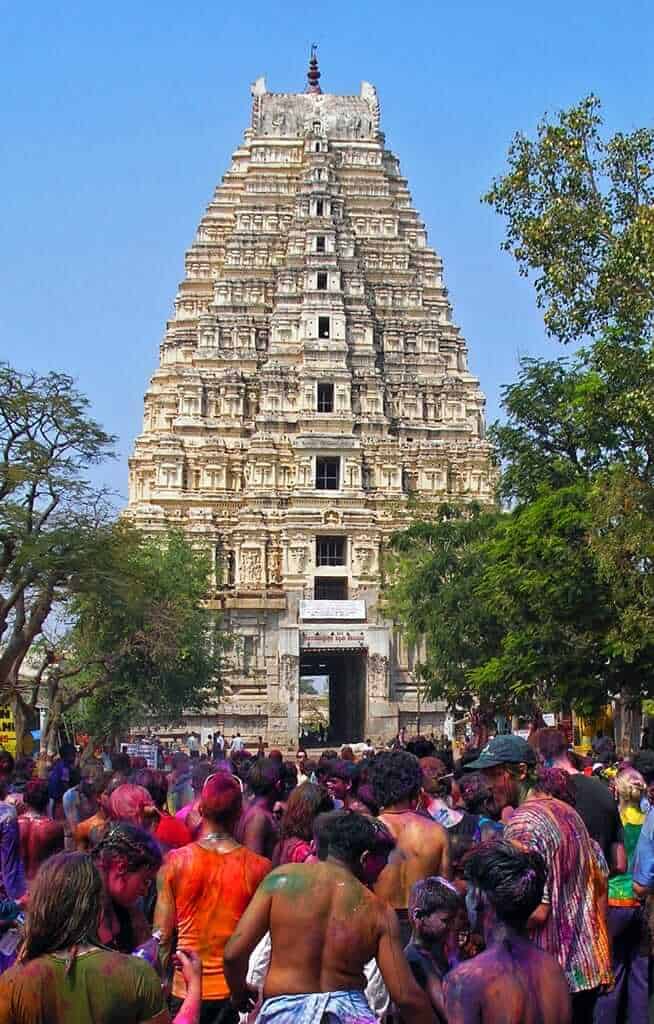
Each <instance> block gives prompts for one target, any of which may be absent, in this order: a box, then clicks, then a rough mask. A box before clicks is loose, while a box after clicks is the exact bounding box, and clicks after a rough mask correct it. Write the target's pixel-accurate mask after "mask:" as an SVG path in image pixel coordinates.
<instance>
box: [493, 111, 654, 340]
mask: <svg viewBox="0 0 654 1024" xmlns="http://www.w3.org/2000/svg"><path fill="white" fill-rule="evenodd" d="M508 163H509V167H508V171H507V173H506V174H504V175H503V176H502V177H500V178H498V179H497V180H496V181H495V182H494V183H493V186H492V188H491V189H490V191H489V192H488V194H487V195H486V196H485V197H484V198H485V200H486V202H488V203H490V204H491V205H492V206H493V207H494V208H495V209H496V210H497V211H498V213H500V214H502V215H503V216H504V217H505V219H506V224H507V228H506V239H505V241H504V243H503V247H504V248H505V249H506V250H507V251H508V252H510V253H511V254H512V255H513V256H514V258H515V260H516V262H517V264H518V269H519V271H520V273H521V274H523V275H528V274H530V273H533V274H534V275H535V279H534V284H535V289H536V296H537V299H538V303H539V305H540V306H542V307H543V308H544V311H545V312H544V319H545V324H546V326H547V329H548V330H549V331H550V332H551V334H553V335H554V336H555V337H556V338H558V339H559V340H561V341H564V342H569V341H576V340H578V339H579V338H581V337H582V336H589V337H591V338H594V337H596V336H598V335H599V334H601V333H602V332H603V331H604V330H605V329H606V328H607V327H611V326H617V327H618V328H620V329H623V330H627V331H628V332H629V333H632V334H635V335H641V334H642V335H645V336H647V335H648V334H649V333H650V331H651V326H652V315H653V312H654V131H652V130H651V129H645V128H642V129H639V130H638V131H635V132H632V133H631V134H624V133H621V132H619V133H617V134H616V135H614V136H613V137H612V138H610V139H608V140H605V139H604V138H603V136H602V118H601V108H600V103H599V100H598V99H597V98H596V97H594V96H589V97H587V98H586V99H584V100H582V102H581V103H579V104H578V105H577V106H575V107H572V108H571V109H570V110H567V111H563V112H562V113H560V114H559V116H558V117H557V118H556V119H555V120H554V121H553V122H552V121H548V120H543V121H542V122H541V123H540V124H539V126H538V130H537V137H536V139H535V140H532V139H529V138H527V137H526V136H525V135H524V134H522V133H518V134H517V135H516V136H515V137H514V139H513V142H512V144H511V147H510V149H509V154H508Z"/></svg>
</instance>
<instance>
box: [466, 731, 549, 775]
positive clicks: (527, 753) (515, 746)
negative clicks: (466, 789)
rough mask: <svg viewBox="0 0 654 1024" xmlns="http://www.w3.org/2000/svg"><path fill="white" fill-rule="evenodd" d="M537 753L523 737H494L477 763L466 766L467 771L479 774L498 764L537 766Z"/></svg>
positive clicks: (473, 762)
mask: <svg viewBox="0 0 654 1024" xmlns="http://www.w3.org/2000/svg"><path fill="white" fill-rule="evenodd" d="M537 760H538V759H537V757H536V751H535V750H534V748H533V747H530V746H529V744H528V743H527V741H526V740H523V738H522V736H513V735H509V736H494V737H493V739H492V740H490V742H489V743H487V744H486V746H485V747H484V749H483V750H482V752H481V754H480V755H479V757H478V758H477V760H476V761H470V762H469V763H468V764H467V765H465V769H466V771H469V772H479V771H483V769H484V768H495V766H496V765H498V764H522V763H524V764H536V762H537Z"/></svg>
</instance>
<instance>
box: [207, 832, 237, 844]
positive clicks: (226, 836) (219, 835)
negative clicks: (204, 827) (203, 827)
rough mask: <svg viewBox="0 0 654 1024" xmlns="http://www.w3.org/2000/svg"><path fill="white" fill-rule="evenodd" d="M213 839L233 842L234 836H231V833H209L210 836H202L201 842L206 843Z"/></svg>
mask: <svg viewBox="0 0 654 1024" xmlns="http://www.w3.org/2000/svg"><path fill="white" fill-rule="evenodd" d="M213 839H231V840H232V841H234V836H230V834H229V832H209V834H208V835H206V836H202V838H201V839H200V842H201V843H204V842H205V841H206V840H213Z"/></svg>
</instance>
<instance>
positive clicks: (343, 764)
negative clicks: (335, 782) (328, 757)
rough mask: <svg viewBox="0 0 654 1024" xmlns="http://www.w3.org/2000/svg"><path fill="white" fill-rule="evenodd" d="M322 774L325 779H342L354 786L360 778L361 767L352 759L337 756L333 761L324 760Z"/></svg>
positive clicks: (321, 768)
mask: <svg viewBox="0 0 654 1024" xmlns="http://www.w3.org/2000/svg"><path fill="white" fill-rule="evenodd" d="M319 770H320V776H321V778H323V779H342V780H343V782H351V783H352V785H353V786H354V785H355V783H356V782H357V780H358V778H359V767H358V765H356V764H354V763H353V762H352V761H346V760H344V759H343V758H342V757H335V758H334V760H333V761H323V762H322V764H321V765H320V769H319Z"/></svg>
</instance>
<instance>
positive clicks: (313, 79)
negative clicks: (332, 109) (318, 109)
mask: <svg viewBox="0 0 654 1024" xmlns="http://www.w3.org/2000/svg"><path fill="white" fill-rule="evenodd" d="M317 49H318V47H317V46H316V44H315V43H312V44H311V56H310V58H309V70H308V72H307V79H308V82H309V84H308V85H307V92H322V89H321V88H320V71H319V70H318V57H317V56H316V51H317Z"/></svg>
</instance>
